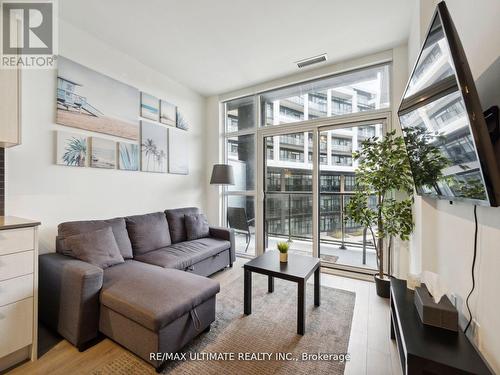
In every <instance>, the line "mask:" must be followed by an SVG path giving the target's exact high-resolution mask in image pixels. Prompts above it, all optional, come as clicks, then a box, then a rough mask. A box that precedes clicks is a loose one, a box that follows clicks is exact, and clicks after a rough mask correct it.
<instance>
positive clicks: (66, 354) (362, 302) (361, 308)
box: [9, 258, 402, 375]
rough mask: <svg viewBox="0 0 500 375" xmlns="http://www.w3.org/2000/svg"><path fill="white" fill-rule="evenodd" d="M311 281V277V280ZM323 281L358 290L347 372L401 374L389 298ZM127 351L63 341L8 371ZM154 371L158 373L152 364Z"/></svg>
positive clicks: (84, 369)
mask: <svg viewBox="0 0 500 375" xmlns="http://www.w3.org/2000/svg"><path fill="white" fill-rule="evenodd" d="M245 262H246V260H245V259H241V258H238V260H237V262H236V263H235V264H234V266H233V268H232V269H228V270H225V271H223V272H219V273H217V274H216V275H214V278H215V279H217V280H219V282H220V283H221V286H222V287H223V286H224V284H228V283H231V282H232V281H233V280H235V279H236V278H238V277H239V276H240V275H241V274H242V273H243V271H242V268H241V266H242V265H243V264H244V263H245ZM310 282H312V278H311V279H310ZM321 283H322V285H324V286H330V287H334V288H338V289H345V290H350V291H353V292H355V293H356V303H355V307H354V316H353V322H352V329H351V337H350V340H349V349H348V352H349V353H350V355H351V361H350V362H347V364H346V369H345V374H349V375H363V374H369V375H377V374H381V375H391V374H392V375H399V374H401V373H402V371H401V365H400V364H399V357H398V354H397V349H396V346H395V344H394V343H393V342H392V341H391V339H390V335H389V324H390V318H389V301H388V300H385V299H382V298H380V297H378V296H377V295H376V293H375V285H374V284H373V283H370V282H367V281H362V280H355V279H349V278H345V277H340V276H334V275H329V274H325V273H322V274H321ZM242 308H243V306H242ZM126 352H127V351H126V350H125V349H124V348H122V347H121V346H119V345H118V344H116V343H114V342H112V341H111V340H109V339H105V340H103V341H101V342H100V343H99V344H97V345H95V346H93V347H92V348H90V349H88V350H86V351H85V352H83V353H80V352H78V350H77V349H76V348H75V347H73V346H72V345H71V344H69V343H68V342H67V341H66V340H63V341H61V342H60V343H59V344H57V345H56V346H55V347H54V348H52V349H51V350H50V351H48V352H47V353H46V354H45V355H44V356H42V357H41V358H39V359H38V361H36V362H28V363H25V364H23V365H21V366H19V367H17V368H16V369H14V370H12V371H11V372H9V375H24V374H29V375H38V374H40V375H46V374H51V375H59V374H61V375H63V374H64V375H66V374H90V373H92V371H93V370H94V369H96V368H97V367H99V366H101V365H102V364H103V363H106V362H108V361H112V360H113V359H116V358H118V357H120V356H122V355H123V354H124V353H126ZM151 374H155V371H154V369H153V368H152V367H151Z"/></svg>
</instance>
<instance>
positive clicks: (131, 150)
mask: <svg viewBox="0 0 500 375" xmlns="http://www.w3.org/2000/svg"><path fill="white" fill-rule="evenodd" d="M118 168H119V169H122V170H125V171H138V170H139V145H137V144H135V143H125V142H119V143H118Z"/></svg>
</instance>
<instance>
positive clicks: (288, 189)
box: [264, 132, 313, 255]
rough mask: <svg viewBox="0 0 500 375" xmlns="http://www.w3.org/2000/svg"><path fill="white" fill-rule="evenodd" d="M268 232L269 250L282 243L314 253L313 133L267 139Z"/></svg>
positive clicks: (265, 202)
mask: <svg viewBox="0 0 500 375" xmlns="http://www.w3.org/2000/svg"><path fill="white" fill-rule="evenodd" d="M264 147H265V159H264V161H265V166H264V189H265V201H264V230H265V242H266V249H275V248H276V244H277V243H278V242H280V241H288V242H289V243H290V245H291V246H290V251H291V252H294V253H300V254H308V255H311V254H312V238H313V231H312V221H313V220H312V218H313V216H312V214H313V200H312V198H313V195H312V181H313V176H312V168H313V167H312V166H313V164H312V158H313V144H312V132H298V133H287V134H283V135H276V136H269V137H265V138H264Z"/></svg>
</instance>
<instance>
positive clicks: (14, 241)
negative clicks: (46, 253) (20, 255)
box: [0, 228, 35, 255]
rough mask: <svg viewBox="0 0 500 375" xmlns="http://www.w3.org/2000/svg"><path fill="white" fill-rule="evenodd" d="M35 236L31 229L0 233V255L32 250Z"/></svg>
mask: <svg viewBox="0 0 500 375" xmlns="http://www.w3.org/2000/svg"><path fill="white" fill-rule="evenodd" d="M34 248H35V236H34V232H33V229H32V228H20V229H11V230H2V231H0V255H5V254H12V253H17V252H20V251H26V250H33V249H34Z"/></svg>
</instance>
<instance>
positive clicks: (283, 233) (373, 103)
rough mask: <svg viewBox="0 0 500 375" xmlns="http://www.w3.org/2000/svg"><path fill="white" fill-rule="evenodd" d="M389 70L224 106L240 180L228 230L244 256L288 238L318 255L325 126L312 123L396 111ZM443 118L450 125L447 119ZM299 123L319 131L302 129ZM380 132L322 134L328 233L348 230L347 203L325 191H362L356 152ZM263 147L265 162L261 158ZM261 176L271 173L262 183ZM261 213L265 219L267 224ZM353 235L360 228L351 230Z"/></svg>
mask: <svg viewBox="0 0 500 375" xmlns="http://www.w3.org/2000/svg"><path fill="white" fill-rule="evenodd" d="M389 67H390V65H389V64H382V65H377V66H372V67H369V68H365V69H359V70H355V71H351V72H346V73H342V74H338V75H335V76H330V77H326V78H323V79H318V80H314V81H309V82H306V83H301V84H297V85H294V86H289V87H285V88H280V89H276V90H273V91H267V92H262V93H258V94H255V95H251V96H247V97H243V98H238V99H235V100H230V101H227V102H224V103H223V104H224V111H225V112H224V115H225V117H224V125H225V126H224V128H225V137H224V141H225V155H226V160H225V162H226V163H228V164H230V165H232V166H233V170H234V175H235V184H234V185H233V186H228V187H226V188H225V189H224V202H225V209H226V218H227V224H228V225H229V226H231V227H233V228H234V229H236V237H237V238H236V242H237V249H236V250H237V252H238V253H240V254H247V255H256V254H257V253H258V252H259V251H257V250H258V249H260V250H262V249H265V248H269V247H272V245H273V244H274V242H276V241H278V240H280V239H283V238H285V239H294V241H295V242H294V246H293V249H294V250H300V251H305V252H307V253H311V252H312V242H311V238H312V226H313V218H312V205H313V193H312V190H313V189H312V187H313V173H312V170H313V165H315V161H314V160H313V158H314V155H313V149H314V145H313V133H314V131H313V130H312V129H314V128H315V127H319V126H320V124H319V123H317V122H312V120H315V119H321V118H323V119H326V118H330V117H339V116H345V115H351V116H349V117H350V120H351V121H353V119H355V117H353V116H352V114H355V113H361V112H362V113H367V112H369V111H377V110H380V109H387V108H389V107H390V92H389V88H390V82H389V78H390V74H389ZM441 117H442V118H443V120H442V121H445V120H446V119H445V117H446V115H441ZM309 121H311V122H309ZM434 121H437V120H434ZM298 122H301V123H302V125H303V126H306V127H309V126H310V127H311V128H310V129H308V130H307V131H302V130H297V123H298ZM280 124H290V128H289V129H288V127H286V126H285V127H284V128H286V131H282V129H283V128H280V129H277V128H267V129H265V128H264V127H268V126H273V125H280ZM322 124H324V123H323V122H322ZM380 129H381V128H380V127H379V126H378V125H377V126H374V125H370V124H368V125H364V124H362V125H360V126H358V127H355V128H351V127H345V128H342V129H340V128H339V129H332V130H329V131H327V132H321V133H319V134H318V136H319V138H318V166H321V171H322V173H321V176H320V191H321V194H320V197H319V198H320V201H319V204H320V207H321V212H322V213H323V214H322V215H321V217H320V223H319V225H320V228H321V232H322V233H324V232H335V230H337V229H339V228H341V217H340V216H339V215H338V212H340V210H341V206H342V205H343V204H344V203H345V201H342V200H341V199H340V198H339V195H338V194H329V195H328V194H326V193H325V192H337V193H339V194H340V193H341V190H342V192H352V191H353V190H354V189H355V177H354V175H353V174H352V170H354V168H355V167H356V165H355V164H356V163H355V162H354V161H353V159H352V151H353V150H356V149H358V148H359V143H360V142H361V141H362V140H363V139H366V138H368V137H373V136H375V135H380ZM270 131H271V132H272V133H276V135H272V136H271V135H270V136H265V137H264V135H265V134H263V133H266V132H270ZM260 142H262V145H261V146H262V149H261V150H262V155H257V145H258V144H260ZM460 146H461V147H465V146H464V145H460ZM458 147H459V145H457V146H456V147H455V148H454V149H453V150H452V149H450V150H449V152H450V153H451V152H453V151H455V150H457V149H458ZM260 157H262V158H263V160H261V159H260ZM257 160H261V162H262V161H264V163H265V165H264V168H257ZM261 169H263V174H262V175H260V176H257V171H258V170H261ZM325 170H328V173H326V172H325ZM260 181H262V182H263V190H264V191H265V199H263V200H258V199H257V196H260V195H258V192H257V191H256V190H257V186H258V185H259V186H260V184H258V182H260ZM345 199H347V198H345ZM259 210H260V211H259ZM258 212H261V213H262V215H261V216H262V217H261V218H260V221H259V217H256V215H257V213H258ZM257 224H259V225H261V228H264V229H263V231H264V236H263V237H264V238H263V239H262V242H263V243H262V244H259V243H256V240H255V228H256V225H257ZM346 228H347V229H349V230H350V229H351V228H357V226H356V225H355V224H354V223H346ZM265 241H266V242H265ZM273 241H274V242H273ZM299 248H300V249H299Z"/></svg>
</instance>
